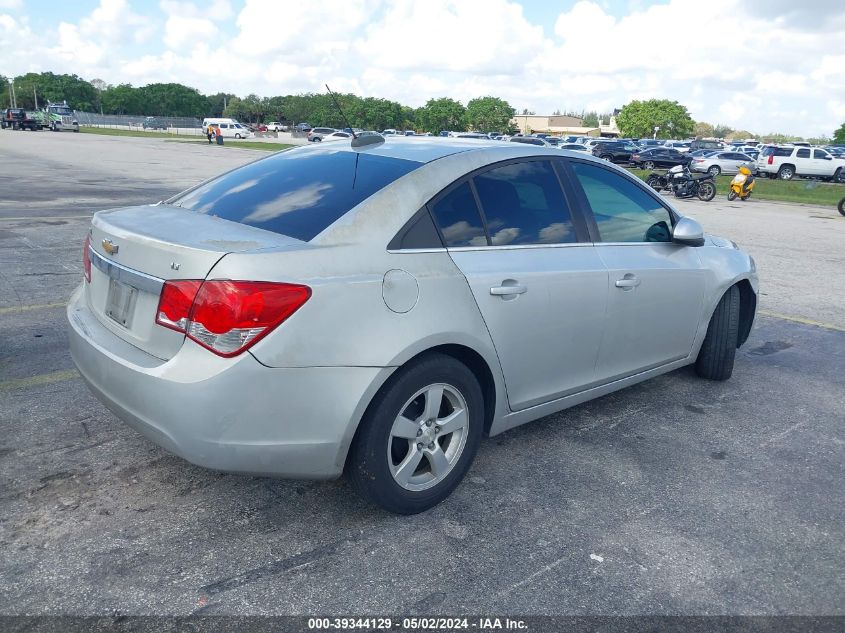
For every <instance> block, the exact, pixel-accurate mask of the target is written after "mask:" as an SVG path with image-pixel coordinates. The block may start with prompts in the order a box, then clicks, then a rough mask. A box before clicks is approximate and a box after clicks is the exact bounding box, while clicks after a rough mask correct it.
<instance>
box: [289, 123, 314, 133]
mask: <svg viewBox="0 0 845 633" xmlns="http://www.w3.org/2000/svg"><path fill="white" fill-rule="evenodd" d="M293 129H294V131H296V132H300V133H305V132H310V131H311V125H309V124H308V123H297V124H296V125H295V126H294V128H293Z"/></svg>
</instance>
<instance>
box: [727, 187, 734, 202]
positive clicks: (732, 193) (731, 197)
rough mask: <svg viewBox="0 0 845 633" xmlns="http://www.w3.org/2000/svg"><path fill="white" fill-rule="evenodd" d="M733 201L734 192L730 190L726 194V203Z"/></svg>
mask: <svg viewBox="0 0 845 633" xmlns="http://www.w3.org/2000/svg"><path fill="white" fill-rule="evenodd" d="M734 200H736V191H734V190H733V189H731V190H730V191H729V192H728V202H733V201H734Z"/></svg>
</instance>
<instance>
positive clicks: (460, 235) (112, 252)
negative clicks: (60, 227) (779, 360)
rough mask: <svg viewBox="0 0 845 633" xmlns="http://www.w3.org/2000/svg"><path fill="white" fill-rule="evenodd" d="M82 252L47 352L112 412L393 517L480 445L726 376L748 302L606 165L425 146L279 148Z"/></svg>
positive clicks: (216, 461) (124, 219)
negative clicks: (681, 371)
mask: <svg viewBox="0 0 845 633" xmlns="http://www.w3.org/2000/svg"><path fill="white" fill-rule="evenodd" d="M535 140H542V139H535ZM372 150H376V151H372ZM560 169H562V170H563V171H564V173H565V174H566V175H567V176H568V177H566V178H560V177H559V173H560V172H559V170H560ZM562 245H570V246H576V245H577V246H580V248H558V247H559V246H562ZM501 246H508V248H498V247H501ZM118 247H119V251H118ZM82 256H83V262H82V263H83V275H84V277H83V279H82V280H80V281H81V283H80V285H79V287H78V288H77V289H76V290H75V291H74V293H73V295H72V296H71V298H70V300H69V303H68V306H67V308H66V315H67V324H68V328H67V337H68V343H69V348H70V354H71V357H72V359H73V361H74V363H75V364H76V366H77V367H78V369H79V373H80V375H81V377H82V378H83V380H84V381H85V383H86V384H87V385H88V387H89V388H90V389H91V391H92V392H93V393H94V395H96V396H97V397H98V398H99V399H100V400H101V401H102V402H103V403H104V404H105V405H106V406H107V407H108V408H109V409H110V410H111V411H112V412H113V413H114V414H115V415H116V416H117V417H118V418H120V419H122V420H123V421H125V422H126V424H128V425H129V426H131V427H133V428H134V429H136V430H137V431H138V432H140V433H142V434H143V435H145V436H146V437H147V438H149V439H150V440H151V441H152V442H155V443H157V444H159V445H161V446H162V447H164V448H165V449H166V450H168V451H170V452H172V453H175V454H177V455H179V456H181V457H183V458H184V459H186V460H189V461H191V462H194V463H196V464H198V465H200V466H203V467H207V468H213V469H215V470H220V471H227V472H242V473H249V474H250V475H275V476H283V477H285V476H286V477H297V478H314V479H328V478H334V477H339V476H340V475H341V474H342V473H344V472H345V473H346V474H347V476H348V477H349V479H350V480H351V483H352V485H353V487H354V489H355V490H357V491H358V492H359V493H360V494H361V495H362V496H363V497H364V499H366V500H368V501H369V502H371V503H373V504H377V505H379V506H381V507H383V508H386V509H387V510H389V511H392V512H396V513H402V514H413V513H416V512H422V511H424V510H427V509H429V508H431V507H433V506H434V505H436V504H437V503H439V502H441V501H443V500H444V499H446V498H447V497H448V496H449V495H450V494H451V493H452V492H453V491H454V490H455V488H456V487H457V486H458V485H459V484H460V482H461V480H462V479H463V478H464V476H465V475H466V473H467V472H468V470H469V469H470V466H471V465H472V462H473V459H474V457H475V455H476V452H477V450H478V448H479V445H480V443H481V441H482V439H483V438H484V437H485V436H495V435H498V434H500V433H503V432H504V431H506V430H508V429H510V428H513V427H515V426H517V425H520V424H523V423H526V422H529V421H531V420H535V419H538V418H541V417H543V416H547V415H550V414H553V413H555V412H557V411H561V410H563V409H566V408H568V407H572V406H575V405H577V404H580V403H582V402H585V401H587V400H590V399H592V398H597V397H600V396H603V395H605V394H608V393H611V392H614V391H617V390H619V389H622V388H625V387H628V386H630V385H633V384H636V383H639V382H641V381H643V380H647V379H649V378H652V377H655V376H658V375H662V374H665V373H667V372H670V371H673V370H676V369H678V368H680V367H684V366H687V365H693V366H694V368H695V372H696V373H697V374H698V375H699V376H700V377H702V378H705V379H709V380H726V379H728V378H729V377H730V376H731V374H732V371H733V369H734V360H735V356H736V354H737V349H738V348H739V347H741V346H742V345H743V344H744V343H745V342H746V340H747V339H748V335H749V332H750V331H751V328H752V324H753V322H754V317H755V312H756V306H757V293H758V276H757V272H756V265H755V263H754V260H753V259H752V258H751V257H750V256H749V255H748V254H747V253H745V252H743V251H741V250H739V248H738V247H736V245H735V244H732V243H731V242H730V240H727V239H723V238H716V237H713V236H710V235H706V234H705V233H704V231H703V229H702V227H701V225H700V224H699V223H697V222H696V221H695V220H692V219H691V218H688V217H683V216H682V215H681V214H680V213H678V212H677V211H676V210H675V209H674V208H673V207H672V206H671V205H670V204H669V202H668V201H666V200H665V199H663V198H662V197H661V196H659V195H657V194H656V193H655V192H654V191H652V190H650V189H649V188H648V187H647V186H646V185H645V183H643V182H642V181H640V180H639V179H638V178H635V177H634V176H632V175H631V174H629V173H627V172H626V171H624V170H622V169H620V168H618V167H616V166H614V165H611V164H609V163H607V162H605V161H600V160H597V159H595V158H594V157H592V156H586V155H583V154H579V155H571V154H564V153H562V152H559V151H557V150H550V149H547V148H542V147H528V146H526V145H522V146H515V145H505V144H499V143H473V144H468V143H466V142H461V141H459V140H444V139H417V140H414V141H408V140H406V139H395V138H394V139H388V140H387V141H384V142H383V143H380V144H378V145H375V146H373V145H369V146H364V147H353V146H352V144H351V143H350V144H346V143H342V144H341V143H337V144H333V145H332V146H329V147H326V146H321V145H319V144H317V145H316V146H313V145H312V146H310V147H300V148H296V149H292V150H289V151H285V152H276V153H273V154H271V155H270V156H268V157H266V158H263V159H261V160H256V161H253V162H250V163H248V164H247V165H244V166H242V167H240V168H238V169H235V170H232V171H228V172H227V173H225V174H223V175H221V176H219V177H217V178H214V179H212V180H209V181H207V182H204V183H202V184H200V185H198V186H196V187H192V188H191V189H189V190H187V191H185V192H183V193H181V194H178V195H176V196H174V197H173V198H171V199H169V200H167V201H166V202H162V203H159V204H156V205H152V206H150V205H144V206H137V207H127V208H121V209H111V210H107V211H100V212H98V213H96V214H94V217H93V219H92V220H91V224H90V226H89V228H88V231H87V234H86V237H85V242H84V246H83V249H82ZM174 261H178V262H179V263H180V264H181V266H180V267H176V266H174V265H173V262H174ZM573 297H575V298H577V309H574V308H573ZM683 382H684V385H683V391H684V394H687V393H696V392H697V390H696V388H695V387H694V386H692V385H691V384H690V383H689V379H688V375H687V374H685V375H684V378H683ZM740 387H742V385H740ZM654 389H658V390H659V389H664V390H665V384H664V385H656V386H655V387H654ZM713 392H714V390H713V389H712V388H709V387H706V388H703V389H702V390H701V393H702V394H705V396H707V397H709V394H712V393H713ZM619 401H620V405H619V409H620V412H621V413H625V404H626V402H625V401H626V399H625V398H620V399H619ZM605 406H608V403H605ZM609 406H614V405H613V403H612V402H611V403H610V404H609ZM551 422H552V423H553V421H551ZM546 423H547V424H548V423H549V420H548V419H547V422H546ZM126 437H127V436H126V435H125V434H120V433H118V434H116V436H115V437H114V438H112V441H113V442H116V443H121V442H124V441H128V442H131V443H132V445H133V446H135V445H137V440H136V439H135V438H134V437H133V438H129V439H128V440H126ZM508 441H510V442H514V443H518V438H514V437H510V438H506V439H505V440H503V442H504V443H507V442H508ZM500 442H502V441H501V440H500ZM93 448H94V447H93V446H92V447H90V449H91V450H93ZM517 448H518V447H517ZM102 450H104V451H110V450H114V449H113V447H105V448H103V449H102ZM142 450H145V451H146V450H147V449H146V448H145V447H144V448H142ZM602 450H603V451H605V452H612V451H614V450H615V449H614V448H613V447H611V446H609V445H605V446H603V447H602ZM619 454H620V459H623V458H624V459H627V457H628V456H627V454H626V453H625V451H624V450H620V451H619ZM534 458H535V456H533V455H531V454H530V453H529V452H527V451H520V450H515V451H510V452H509V453H508V454H507V460H508V463H509V464H510V466H509V467H508V469H507V472H506V473H505V474H503V475H502V476H511V475H512V473H514V472H523V471H525V469H526V467H527V466H528V464H529V461H530V460H532V459H534ZM480 468H482V469H487V470H484V471H483V472H477V473H476V474H483V475H484V476H485V477H493V476H496V475H495V474H494V473H499V472H502V470H501V469H499V468H498V467H495V466H493V467H491V466H490V464H489V460H485V464H483V465H481V466H480ZM533 474H534V471H533V470H532V471H531V474H530V475H525V476H533ZM536 476H537V477H538V478H542V477H546V476H547V475H546V474H545V473H543V472H540V473H539V474H537V475H536ZM171 483H172V482H171ZM545 483H546V482H543V481H542V480H540V479H538V480H537V481H535V482H532V484H531V485H535V486H542V485H544V484H545ZM583 484H584V485H585V486H589V485H590V482H589V480H588V479H585V480H584V482H583ZM157 485H159V486H163V485H167V483H159V484H157ZM496 485H497V484H496V482H495V481H491V482H490V483H489V487H490V489H491V490H495V489H496ZM491 495H493V496H495V493H491ZM315 496H320V494H319V491H317V494H316V495H315ZM322 496H323V497H324V498H325V499H328V498H331V497H336V496H337V495H328V494H327V495H322ZM354 505H355V504H350V503H349V502H344V506H343V507H339V508H336V509H333V510H331V511H327V512H326V513H325V514H327V515H328V514H332V513H337V512H345V511H347V508H348V507H353V506H354ZM462 506H463V501H462V500H459V501H458V502H457V504H456V506H455V508H456V510H457V511H460V510H461V508H462ZM355 507H356V509H355V511H356V512H357V513H359V514H360V513H361V512H362V510H361V509H359V508H357V506H355ZM430 518H431V517H430ZM379 520H380V521H381V518H379ZM409 529H416V528H415V527H414V526H413V525H410V526H409Z"/></svg>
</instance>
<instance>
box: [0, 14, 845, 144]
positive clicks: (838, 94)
mask: <svg viewBox="0 0 845 633" xmlns="http://www.w3.org/2000/svg"><path fill="white" fill-rule="evenodd" d="M606 5H607V3H606V2H603V1H592V0H581V1H579V2H577V3H576V4H574V5H573V6H572V7H571V8H570V9H569V10H568V11H564V12H561V14H560V15H559V16H557V18H556V19H555V20H553V21H552V22H551V23H550V24H548V25H546V27H547V29H546V30H545V31H544V29H543V26H542V25H540V24H538V23H534V22H532V20H531V19H530V13H529V14H528V15H526V11H525V10H523V7H522V5H521V4H520V0H426V1H425V2H422V1H414V0H323V1H321V2H320V3H312V4H311V5H308V6H304V5H303V4H302V3H297V2H294V1H293V0H239V1H237V2H236V1H235V0H231V1H230V0H211V1H210V2H209V1H206V2H199V0H192V1H188V0H160V2H159V5H158V7H157V9H152V10H145V11H144V15H140V14H138V13H135V11H136V10H137V11H139V10H140V9H138V8H137V7H138V6H139V5H136V6H135V8H134V10H133V7H132V6H130V4H129V1H128V0H100V2H99V5H98V6H97V7H96V8H95V9H94V10H93V11H92V12H91V13H90V14H89V15H87V16H84V17H82V18H80V19H79V20H78V21H75V22H70V21H68V22H63V23H60V24H54V25H53V26H52V27H51V28H50V30H49V31H45V32H38V33H36V32H34V31H33V29H32V28H31V26H30V24H29V21H28V19H27V15H26V13H27V11H28V9H27V7H26V6H25V5H22V4H21V3H20V2H19V1H18V0H0V13H3V9H5V10H6V11H5V14H4V15H0V49H2V50H4V51H11V52H10V53H8V54H6V55H5V56H4V72H5V73H7V74H10V73H11V74H19V73H22V72H27V71H37V70H50V71H53V72H75V73H77V74H79V75H81V76H83V77H88V78H91V77H101V78H103V79H105V80H106V81H108V82H109V83H124V82H131V83H133V84H136V85H138V84H144V83H149V82H157V81H178V82H182V83H185V84H187V85H190V86H194V87H196V88H198V89H200V90H201V91H203V92H206V93H215V92H219V91H226V92H234V93H237V94H241V95H246V94H248V93H252V92H254V93H257V94H259V95H276V94H290V93H297V92H308V91H322V90H324V84H326V83H328V84H329V85H330V86H331V87H332V88H333V89H335V90H338V91H350V92H356V93H358V94H361V95H363V96H377V97H385V98H389V99H394V100H397V101H400V102H402V103H404V104H407V105H411V106H419V105H422V104H423V103H425V101H426V100H428V99H430V98H434V97H441V96H451V97H454V98H456V99H459V100H461V101H463V102H464V103H466V102H467V101H468V100H469V99H471V98H474V97H478V96H483V95H488V94H490V95H497V96H501V97H503V98H505V99H507V100H508V101H509V102H510V103H511V104H512V105H513V106H514V107H516V108H517V109H520V110H521V109H523V108H528V109H530V110H533V111H536V112H540V113H544V112H552V111H554V110H557V109H569V110H582V109H589V110H592V109H595V110H599V111H608V110H611V109H612V108H614V107H621V106H622V105H624V104H625V103H627V102H629V101H630V100H632V99H648V98H653V97H655V98H668V99H674V100H678V101H679V102H681V103H682V104H685V105H687V106H688V108H689V109H690V111H691V113H692V115H693V117H694V118H695V119H697V120H704V121H709V122H710V123H725V124H728V125H731V126H732V127H735V128H744V129H749V130H751V131H756V132H760V133H766V132H770V131H776V130H780V131H784V132H791V133H800V134H804V135H819V134H823V133H826V134H830V133H831V132H832V131H833V130H834V129H835V128H837V127H839V125H840V124H841V122H842V119H843V116H845V115H844V114H843V109H845V55H843V54H842V53H841V52H840V51H839V50H838V49H837V48H836V43H838V42H840V41H843V39H845V11H843V10H842V9H841V6H842V4H841V0H814V2H813V10H812V11H809V10H807V9H806V8H800V7H799V8H795V7H794V5H793V3H792V2H789V1H787V0H767V2H766V3H763V4H760V3H748V2H746V1H745V0H710V2H709V3H708V5H707V7H706V8H702V6H701V5H700V3H696V2H692V1H690V0H669V1H668V2H662V3H660V4H653V3H650V2H647V1H646V0H630V1H629V2H628V3H627V6H628V11H627V14H625V15H621V16H619V17H614V15H613V14H611V13H610V11H609V10H608V9H607V8H606ZM10 9H14V10H15V11H18V10H20V12H21V13H20V14H19V13H17V12H16V13H15V14H14V16H13V15H12V14H10V13H9V10H10ZM42 17H43V16H42ZM689 25H693V26H691V27H690V26H689ZM39 42H43V44H39ZM802 111H806V112H805V113H803V114H802Z"/></svg>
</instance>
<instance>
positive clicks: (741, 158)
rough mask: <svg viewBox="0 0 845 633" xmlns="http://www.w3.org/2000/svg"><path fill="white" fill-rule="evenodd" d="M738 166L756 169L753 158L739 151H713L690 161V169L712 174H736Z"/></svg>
mask: <svg viewBox="0 0 845 633" xmlns="http://www.w3.org/2000/svg"><path fill="white" fill-rule="evenodd" d="M740 167H748V168H749V169H750V170H751V171H752V172H753V171H754V170H755V169H756V166H755V163H754V159H753V158H752V157H751V156H748V155H747V154H740V153H739V152H715V153H713V154H710V155H709V156H702V157H697V158H693V159H692V162H691V163H690V170H691V171H700V172H705V173H708V174H711V175H713V176H718V175H719V174H738V173H739V168H740Z"/></svg>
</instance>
